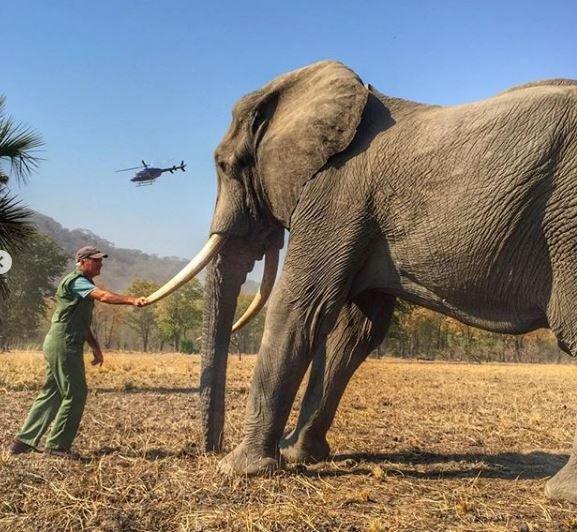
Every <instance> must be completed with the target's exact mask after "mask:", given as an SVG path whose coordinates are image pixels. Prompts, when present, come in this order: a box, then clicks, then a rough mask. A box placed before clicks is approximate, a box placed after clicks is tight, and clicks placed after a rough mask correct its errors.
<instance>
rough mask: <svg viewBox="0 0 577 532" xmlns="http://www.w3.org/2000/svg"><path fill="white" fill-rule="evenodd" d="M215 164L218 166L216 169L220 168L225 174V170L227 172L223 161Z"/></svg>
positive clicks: (226, 166)
mask: <svg viewBox="0 0 577 532" xmlns="http://www.w3.org/2000/svg"><path fill="white" fill-rule="evenodd" d="M217 164H218V167H219V168H220V170H221V171H222V172H223V173H225V174H226V173H227V170H228V165H227V164H226V163H225V162H224V161H218V163H217Z"/></svg>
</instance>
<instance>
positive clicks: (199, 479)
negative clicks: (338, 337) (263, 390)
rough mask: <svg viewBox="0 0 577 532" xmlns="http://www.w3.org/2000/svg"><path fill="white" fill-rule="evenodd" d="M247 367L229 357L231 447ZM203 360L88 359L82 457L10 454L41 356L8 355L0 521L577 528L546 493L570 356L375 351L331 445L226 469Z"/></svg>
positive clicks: (558, 462) (573, 422)
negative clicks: (202, 416) (208, 421)
mask: <svg viewBox="0 0 577 532" xmlns="http://www.w3.org/2000/svg"><path fill="white" fill-rule="evenodd" d="M253 365H254V358H253V357H243V358H242V360H240V361H239V360H238V359H237V358H236V357H234V358H231V359H230V369H229V387H228V391H227V402H228V403H227V424H226V448H227V450H230V449H231V448H232V447H233V445H234V444H236V443H238V442H239V441H240V438H241V426H242V418H243V413H244V403H245V399H246V395H247V392H248V387H249V381H250V374H251V371H252V367H253ZM198 371H199V359H198V357H196V356H186V355H144V354H110V355H108V356H107V359H106V364H105V366H104V367H103V368H101V369H95V368H92V367H89V370H88V377H89V386H90V388H91V394H90V396H89V399H88V405H87V409H86V413H85V416H84V419H83V423H82V427H81V432H80V434H79V436H78V438H77V440H76V449H77V450H78V451H80V452H81V453H82V454H83V460H82V461H79V462H73V461H68V460H64V459H61V458H55V457H47V456H44V455H42V454H34V455H25V456H19V457H12V456H10V455H9V454H8V452H7V451H6V447H7V446H8V445H9V443H10V441H11V438H12V436H13V435H14V433H15V432H16V431H17V430H18V428H19V426H20V425H21V423H22V422H23V420H24V417H25V414H26V412H27V410H28V408H29V407H30V404H31V401H32V400H33V398H34V396H35V394H36V392H37V389H38V387H39V386H40V384H41V381H42V374H43V361H42V355H41V354H40V353H9V354H2V355H0V445H1V446H2V450H0V530H83V529H88V530H95V529H96V530H143V531H144V530H215V529H220V530H283V531H284V530H347V531H354V530H369V531H373V532H376V531H381V530H419V531H428V530H522V531H534V530H577V505H571V504H568V503H556V502H551V501H549V500H548V499H546V498H545V496H544V495H543V487H544V485H545V481H546V479H547V478H548V477H549V476H551V475H552V474H554V473H555V471H556V470H557V469H559V468H560V467H561V466H562V465H563V464H564V463H565V461H566V459H567V453H568V449H569V448H570V446H571V442H572V439H573V434H574V431H575V428H577V366H575V365H558V366H555V365H551V366H544V365H498V364H494V365H489V364H486V365H467V364H446V363H430V362H402V361H397V360H393V359H385V360H369V361H367V362H366V363H365V364H364V365H363V366H362V368H361V369H360V370H359V372H358V374H357V375H356V376H355V378H354V380H353V382H352V383H351V385H350V386H349V389H348V391H347V393H346V395H345V397H344V399H343V402H342V404H341V407H340V410H339V413H338V414H337V418H336V420H335V423H334V426H333V428H332V430H331V432H330V433H329V442H330V443H331V446H332V450H333V453H334V456H333V458H332V459H331V460H330V461H327V462H324V463H321V464H316V465H313V466H306V467H305V466H291V467H289V468H288V469H286V470H284V471H282V472H280V473H278V474H275V475H273V476H271V477H268V478H256V479H249V478H232V479H231V478H226V477H223V476H221V475H219V474H217V472H216V466H217V462H218V460H219V458H221V456H215V455H205V454H204V453H202V452H200V450H199V449H198V447H197V445H198V442H199V441H200V432H199V426H198V423H199V419H198V408H197V402H198V395H197V389H196V385H197V382H198ZM296 412H297V410H296V408H295V409H293V413H292V416H293V417H292V421H294V416H295V415H296Z"/></svg>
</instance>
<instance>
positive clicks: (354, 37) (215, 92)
mask: <svg viewBox="0 0 577 532" xmlns="http://www.w3.org/2000/svg"><path fill="white" fill-rule="evenodd" d="M0 20H2V41H3V44H2V46H1V47H0V59H1V64H2V65H3V67H4V68H3V75H2V82H1V83H0V93H1V94H4V95H5V96H6V97H7V109H8V112H9V113H10V114H12V115H13V116H14V117H15V118H16V119H17V120H18V121H21V122H24V123H26V124H27V125H30V126H32V127H34V128H35V129H37V130H38V131H40V132H41V133H42V135H43V137H44V139H45V142H46V146H45V149H44V151H43V153H42V156H43V157H44V158H45V160H44V161H43V162H42V164H41V167H40V170H39V172H38V173H37V174H35V175H34V176H32V179H31V180H30V182H29V184H28V185H26V186H24V187H21V188H18V187H15V188H16V190H17V192H18V194H19V195H20V196H21V197H22V198H23V200H24V201H25V203H27V204H28V205H30V206H31V207H32V208H34V209H36V210H39V211H41V212H43V213H45V214H47V215H49V216H51V217H53V218H55V219H56V220H57V221H59V222H60V223H62V224H63V225H64V226H65V227H68V228H76V227H81V228H87V229H90V230H92V231H94V232H95V233H97V234H99V235H100V236H102V237H104V238H107V239H108V240H111V241H112V242H114V243H115V244H116V245H117V246H119V247H128V248H139V249H142V250H143V251H145V252H151V253H157V254H159V255H176V256H181V257H188V256H191V255H192V254H193V253H195V252H196V251H197V250H198V249H199V248H200V246H201V245H202V244H203V242H204V241H205V239H206V237H207V234H208V228H209V225H210V219H211V215H212V210H213V206H214V201H215V197H216V180H215V171H214V167H213V160H212V155H213V151H214V148H215V147H216V146H217V144H218V142H219V140H220V138H221V136H222V135H223V134H224V132H225V131H226V129H227V127H228V123H229V119H230V111H231V107H232V105H233V104H234V102H235V101H236V100H237V99H238V98H240V97H241V96H242V95H243V94H245V93H247V92H250V91H252V90H254V89H256V88H258V87H259V86H261V85H262V84H264V83H266V82H267V81H268V80H270V79H271V78H273V77H275V76H276V75H278V74H281V73H283V72H285V71H288V70H292V69H294V68H298V67H301V66H304V65H306V64H309V63H312V62H315V61H318V60H321V59H328V58H332V59H339V60H341V61H343V62H345V63H346V64H348V65H349V66H351V67H352V68H353V69H354V70H356V71H357V72H358V73H359V74H360V76H361V77H362V78H363V80H364V81H365V82H368V83H371V84H373V85H375V86H376V87H377V88H378V89H379V90H380V91H381V92H383V93H385V94H391V95H395V96H402V97H405V98H409V99H414V100H419V101H424V102H430V103H438V104H447V105H450V104H456V103H462V102H466V101H472V100H477V99H482V98H485V97H488V96H490V95H492V94H494V93H496V92H499V91H501V90H503V89H505V88H507V87H509V86H511V85H515V84H520V83H524V82H527V81H530V80H535V79H543V78H550V77H572V78H577V32H576V30H575V21H576V20H577V3H575V2H572V1H570V0H566V1H559V0H557V1H555V0H550V1H548V2H547V3H545V2H542V1H534V0H528V1H524V2H522V1H516V0H513V1H507V0H499V1H494V0H487V1H467V0H461V1H443V0H439V1H437V2H425V1H421V2H417V1H411V0H409V1H404V2H391V1H381V2H377V1H366V0H357V1H356V2H341V1H336V0H335V1H330V2H313V1H308V2H304V1H300V0H295V1H292V2H278V3H275V2H250V1H244V2H229V1H220V2H210V3H209V2H193V1H181V0H178V1H176V0H175V1H172V0H165V1H163V2H160V1H150V0H138V1H136V0H133V1H121V0H115V1H112V0H104V1H99V2H85V1H79V0H75V1H63V0H53V1H50V2H46V1H45V0H36V1H26V0H23V1H19V2H9V3H4V2H3V3H2V4H0ZM141 159H145V160H146V161H150V162H152V163H157V164H165V163H170V164H172V163H174V162H176V163H178V162H179V161H180V160H181V159H184V160H185V161H186V162H187V163H188V171H187V173H186V174H182V173H177V174H174V175H164V176H162V177H161V178H160V179H159V180H158V181H157V182H156V183H155V184H154V185H152V186H150V187H141V188H136V187H135V186H134V185H133V184H132V183H130V182H129V177H130V174H129V173H124V174H119V173H115V170H116V169H119V168H125V167H130V166H136V165H137V164H138V163H139V161H140V160H141Z"/></svg>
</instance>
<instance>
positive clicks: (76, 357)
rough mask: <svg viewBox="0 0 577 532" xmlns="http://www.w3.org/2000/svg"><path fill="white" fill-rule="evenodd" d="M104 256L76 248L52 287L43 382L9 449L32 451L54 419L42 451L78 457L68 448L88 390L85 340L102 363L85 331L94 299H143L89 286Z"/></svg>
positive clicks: (96, 360)
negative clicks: (53, 294)
mask: <svg viewBox="0 0 577 532" xmlns="http://www.w3.org/2000/svg"><path fill="white" fill-rule="evenodd" d="M106 257H108V255H106V254H105V253H102V252H100V251H99V250H97V249H96V248H94V247H90V246H85V247H83V248H81V249H79V250H78V251H77V252H76V269H75V270H74V271H73V272H71V273H69V274H68V275H67V276H66V277H64V279H62V281H61V282H60V285H59V286H58V289H57V290H56V309H55V310H54V314H53V316H52V323H51V326H50V330H49V331H48V334H47V335H46V338H45V340H44V345H43V347H42V350H43V352H44V358H45V359H46V363H47V364H46V382H45V384H44V386H43V387H42V390H41V392H40V394H39V395H38V397H37V398H36V401H35V402H34V404H33V405H32V408H31V409H30V412H29V414H28V418H27V419H26V422H25V423H24V426H23V427H22V430H21V431H20V432H19V433H18V434H17V436H16V438H15V440H14V442H13V443H12V446H11V448H10V451H11V453H12V454H22V453H28V452H31V451H36V450H37V449H36V447H37V445H38V442H39V441H40V438H42V436H43V435H44V433H45V432H46V431H47V430H48V427H49V426H50V424H51V423H52V422H54V423H53V425H52V430H51V432H50V435H49V436H48V439H47V440H46V445H45V451H46V452H47V453H48V454H52V455H57V456H66V457H75V456H77V455H75V453H72V452H71V450H70V449H71V446H72V442H73V440H74V438H75V436H76V433H77V432H78V426H79V425H80V419H81V418H82V414H83V412H84V405H85V403H86V396H87V393H88V389H87V387H86V376H85V371H84V358H83V347H84V342H85V341H86V342H88V345H89V346H90V347H91V348H92V353H93V355H94V359H93V360H92V364H93V365H98V366H102V363H103V362H104V358H103V355H102V350H101V349H100V345H99V344H98V340H97V339H96V337H95V336H94V334H93V333H92V331H91V330H90V324H91V321H92V309H93V307H94V301H95V300H96V301H101V302H103V303H109V304H112V305H134V306H136V307H143V306H145V305H146V304H147V301H146V298H144V297H133V296H128V295H120V294H115V293H113V292H109V291H107V290H102V289H100V288H98V287H96V286H95V285H94V283H93V281H92V280H93V278H94V277H96V276H97V275H99V274H100V269H101V268H102V259H103V258H106Z"/></svg>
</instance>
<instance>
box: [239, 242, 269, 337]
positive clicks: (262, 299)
mask: <svg viewBox="0 0 577 532" xmlns="http://www.w3.org/2000/svg"><path fill="white" fill-rule="evenodd" d="M278 256H279V250H278V249H269V250H267V252H266V254H265V257H264V273H263V276H262V283H261V284H260V288H259V290H258V293H257V294H256V296H254V299H253V300H252V302H251V304H250V305H249V306H248V308H247V309H246V311H245V313H244V314H243V315H242V316H241V317H240V318H239V319H238V321H237V322H236V323H235V324H234V325H233V326H232V332H233V333H235V332H238V331H239V330H240V329H242V328H243V327H244V326H245V325H246V324H247V323H248V322H249V321H250V320H252V319H253V318H254V317H255V316H256V315H257V314H258V313H259V311H260V309H262V307H264V306H265V304H266V302H267V300H268V297H269V296H270V293H271V292H272V287H273V286H274V282H275V279H276V272H277V270H278Z"/></svg>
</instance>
